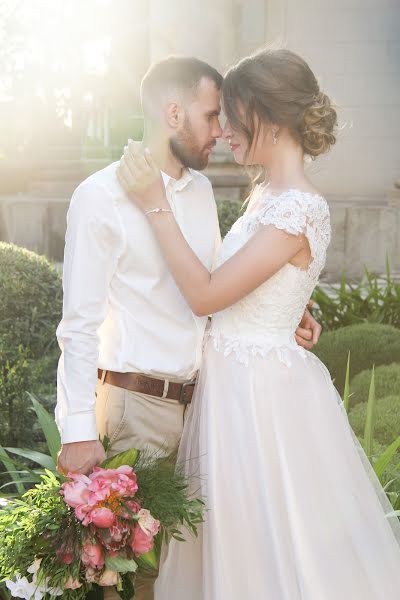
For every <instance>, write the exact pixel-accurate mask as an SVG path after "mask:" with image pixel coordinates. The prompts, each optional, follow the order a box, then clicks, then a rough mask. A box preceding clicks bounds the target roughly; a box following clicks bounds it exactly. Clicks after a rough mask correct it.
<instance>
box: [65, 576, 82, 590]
mask: <svg viewBox="0 0 400 600" xmlns="http://www.w3.org/2000/svg"><path fill="white" fill-rule="evenodd" d="M80 587H82V584H81V583H80V582H79V580H78V579H74V578H73V577H72V575H70V576H69V577H68V579H67V581H66V582H65V583H64V589H65V590H77V589H78V588H80Z"/></svg>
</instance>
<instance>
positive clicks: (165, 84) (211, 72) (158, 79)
mask: <svg viewBox="0 0 400 600" xmlns="http://www.w3.org/2000/svg"><path fill="white" fill-rule="evenodd" d="M203 77H205V78H207V79H210V80H211V81H213V82H214V83H215V85H216V87H217V89H221V86H222V81H223V77H222V75H221V73H219V72H218V71H217V69H214V67H212V66H211V65H209V64H208V63H206V62H204V61H202V60H199V59H198V58H194V57H186V56H169V57H168V58H165V59H163V60H160V61H159V62H157V63H153V64H152V65H151V67H150V68H149V70H148V71H147V73H146V74H145V75H144V77H143V79H142V84H141V90H140V95H141V101H142V108H143V112H144V114H145V115H146V114H148V113H151V112H152V108H154V107H156V106H157V105H159V103H160V101H161V100H162V99H163V98H165V95H166V94H167V93H168V92H170V91H177V92H181V93H185V92H186V93H188V92H189V93H190V92H192V93H195V92H196V88H197V86H198V85H199V83H200V81H201V80H202V79H203Z"/></svg>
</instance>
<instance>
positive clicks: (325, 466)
mask: <svg viewBox="0 0 400 600" xmlns="http://www.w3.org/2000/svg"><path fill="white" fill-rule="evenodd" d="M222 93H223V103H224V109H225V113H226V116H227V123H226V125H225V128H224V133H223V136H224V138H225V139H227V140H229V143H230V146H231V149H232V152H233V154H234V157H235V160H236V161H237V162H238V163H239V164H246V165H259V166H261V167H263V169H264V170H265V172H266V173H267V180H266V181H265V182H264V183H261V184H259V185H256V186H255V187H254V189H253V191H252V193H251V197H250V201H249V203H248V205H247V208H246V211H245V213H244V214H243V216H242V217H241V218H240V219H239V220H238V221H237V222H236V223H235V224H234V225H233V227H232V229H231V231H230V232H229V233H228V235H227V236H226V238H225V240H224V242H223V246H222V249H221V253H220V257H219V263H218V267H217V268H216V270H215V271H213V272H212V273H209V272H208V270H207V269H206V268H205V267H204V266H203V264H202V263H201V262H200V261H199V259H198V258H197V257H196V255H195V254H194V253H193V251H192V250H191V249H190V247H189V245H188V244H187V242H186V240H185V239H184V237H183V235H182V233H181V231H180V229H179V227H178V225H177V223H176V221H175V218H174V215H173V213H172V212H171V209H170V206H169V204H168V201H167V199H166V196H165V191H164V186H163V184H162V180H161V177H160V172H159V170H158V168H157V166H156V165H155V163H154V161H153V158H152V156H151V154H150V153H149V152H145V154H141V153H137V154H135V156H134V158H133V160H132V161H131V168H130V173H129V174H127V173H126V172H125V173H124V177H123V181H122V183H123V185H125V187H126V185H127V181H129V189H130V191H131V197H132V200H133V201H134V202H135V203H136V204H137V205H138V206H139V207H140V208H141V209H142V210H143V211H144V212H145V213H146V214H147V215H148V218H149V220H150V222H151V224H152V227H153V230H154V235H155V236H156V238H157V240H158V242H159V244H160V247H161V249H162V252H163V254H164V257H165V260H166V261H167V264H168V266H169V268H170V270H171V273H172V274H173V276H174V278H175V280H176V282H177V285H178V286H179V288H180V290H181V292H182V294H183V295H184V296H185V298H186V300H187V302H188V303H189V305H190V307H191V308H192V310H193V312H194V313H196V314H197V315H208V314H213V315H214V316H213V319H212V326H211V331H210V334H209V338H208V341H207V343H206V347H205V353H204V359H203V364H202V368H201V372H200V376H199V381H198V385H197V388H196V392H195V398H194V401H193V402H192V406H191V408H190V411H189V414H188V417H187V420H186V424H185V428H184V434H183V438H182V442H181V446H180V451H179V460H180V461H181V463H182V464H183V465H184V466H185V469H186V472H187V473H188V474H190V475H192V474H193V473H196V476H195V477H193V486H194V489H196V487H200V489H201V493H202V495H203V496H204V497H205V499H206V503H207V507H208V511H207V515H206V519H205V523H204V524H203V527H202V531H201V532H200V535H199V537H198V538H196V539H194V538H190V537H188V540H187V542H186V543H185V544H182V543H178V542H174V541H172V543H171V544H170V545H169V547H168V548H165V556H164V559H163V563H162V566H161V570H160V576H159V579H158V582H157V586H156V598H157V600H188V599H189V598H190V600H243V599H244V598H248V599H249V600H339V599H340V600H397V599H398V598H399V597H400V547H399V544H400V534H399V530H400V527H399V524H398V521H397V517H394V516H393V515H392V516H389V514H388V513H390V510H391V507H390V504H389V502H388V501H387V499H386V496H385V492H384V491H383V489H382V488H381V486H380V484H379V482H378V480H377V479H376V478H375V476H374V474H373V472H372V469H371V468H370V466H369V463H368V460H367V457H366V456H365V454H364V453H363V451H362V449H361V448H360V446H359V444H358V443H357V441H356V439H355V436H354V434H353V433H352V431H351V429H350V427H349V424H348V421H347V417H346V414H345V411H344V409H343V406H342V402H341V399H340V397H339V395H338V393H337V391H336V389H335V388H334V386H333V384H332V381H331V378H330V376H329V373H328V372H327V369H326V368H325V366H324V365H323V364H322V363H321V362H320V361H319V360H318V358H317V357H316V356H315V355H313V354H312V353H309V352H307V351H306V350H304V349H303V348H301V347H300V346H299V345H298V344H297V343H296V341H295V337H294V332H295V329H296V327H297V325H298V323H299V321H300V319H301V316H302V314H303V312H304V309H305V306H306V304H307V301H308V299H309V298H310V296H311V293H312V291H313V289H314V287H315V286H316V284H317V282H318V277H319V275H320V273H321V270H322V268H323V267H324V264H325V257H326V251H327V247H328V244H329V241H330V235H331V231H330V221H329V208H328V204H327V202H326V200H325V199H324V198H323V197H322V196H321V195H320V194H319V193H318V191H317V190H316V189H315V188H314V187H313V185H312V184H311V183H310V182H309V180H308V178H307V177H306V175H305V173H304V158H305V156H307V155H308V156H311V157H316V156H318V155H320V154H322V153H324V152H327V151H328V150H329V149H330V146H331V145H332V144H333V143H334V142H335V136H334V130H335V126H336V112H335V110H334V108H333V107H332V105H331V102H330V100H329V98H328V97H327V96H326V95H325V94H324V93H323V92H321V91H320V89H319V87H318V84H317V81H316V79H315V77H314V75H313V73H312V72H311V70H310V68H309V67H308V65H307V64H306V63H305V62H304V61H303V60H302V59H301V58H300V57H299V56H297V55H296V54H294V53H292V52H290V51H288V50H282V49H280V50H263V51H260V52H259V53H257V54H255V55H253V56H250V57H248V58H245V59H243V60H241V61H240V62H239V63H238V64H236V65H235V66H234V67H232V68H231V69H230V70H229V71H228V73H227V75H226V77H225V81H224V84H223V88H222Z"/></svg>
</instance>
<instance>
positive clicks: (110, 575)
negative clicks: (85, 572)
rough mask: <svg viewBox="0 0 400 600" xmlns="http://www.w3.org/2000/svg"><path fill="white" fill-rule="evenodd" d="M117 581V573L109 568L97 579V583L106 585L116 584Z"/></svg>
mask: <svg viewBox="0 0 400 600" xmlns="http://www.w3.org/2000/svg"><path fill="white" fill-rule="evenodd" d="M117 583H118V573H117V572H116V571H111V569H106V570H105V571H104V572H103V573H102V574H101V575H100V578H99V580H98V584H99V585H102V586H108V585H117Z"/></svg>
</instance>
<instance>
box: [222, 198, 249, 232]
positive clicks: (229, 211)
mask: <svg viewBox="0 0 400 600" xmlns="http://www.w3.org/2000/svg"><path fill="white" fill-rule="evenodd" d="M216 202H217V209H218V218H219V228H220V230H221V236H222V237H223V238H224V237H225V236H226V234H227V233H228V231H229V230H230V228H231V227H232V225H233V224H234V222H235V221H237V219H238V218H239V217H240V214H241V208H242V205H243V202H241V201H240V200H224V199H222V198H217V201H216Z"/></svg>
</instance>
